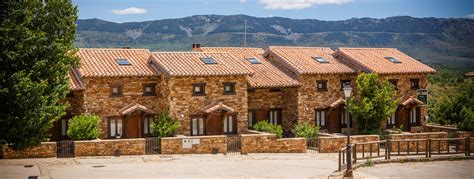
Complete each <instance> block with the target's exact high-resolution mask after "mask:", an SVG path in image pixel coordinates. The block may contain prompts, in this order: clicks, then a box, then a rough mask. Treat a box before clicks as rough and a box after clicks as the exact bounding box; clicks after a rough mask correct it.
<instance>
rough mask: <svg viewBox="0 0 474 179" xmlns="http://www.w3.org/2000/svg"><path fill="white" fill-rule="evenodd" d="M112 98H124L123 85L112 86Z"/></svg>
mask: <svg viewBox="0 0 474 179" xmlns="http://www.w3.org/2000/svg"><path fill="white" fill-rule="evenodd" d="M109 87H110V96H112V97H117V96H123V91H122V89H123V87H122V85H121V84H110V85H109Z"/></svg>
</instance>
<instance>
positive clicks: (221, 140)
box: [161, 135, 227, 154]
mask: <svg viewBox="0 0 474 179" xmlns="http://www.w3.org/2000/svg"><path fill="white" fill-rule="evenodd" d="M185 139H190V140H191V142H192V143H193V144H192V147H191V148H183V140H185ZM212 153H224V154H225V153H227V136H225V135H218V136H194V137H187V136H182V135H181V136H177V137H165V138H161V154H212Z"/></svg>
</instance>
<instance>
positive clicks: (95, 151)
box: [74, 139, 145, 157]
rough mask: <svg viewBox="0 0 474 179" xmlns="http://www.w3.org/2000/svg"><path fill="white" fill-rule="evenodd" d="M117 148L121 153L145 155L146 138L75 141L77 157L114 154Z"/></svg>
mask: <svg viewBox="0 0 474 179" xmlns="http://www.w3.org/2000/svg"><path fill="white" fill-rule="evenodd" d="M117 149H118V150H120V154H121V155H144V154H145V139H117V140H115V139H114V140H90V141H74V154H75V156H76V157H83V156H113V155H115V151H116V150H117Z"/></svg>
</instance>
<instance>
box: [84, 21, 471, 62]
mask: <svg viewBox="0 0 474 179" xmlns="http://www.w3.org/2000/svg"><path fill="white" fill-rule="evenodd" d="M245 22H246V23H245ZM245 29H246V31H247V38H246V39H247V46H249V47H262V48H266V47H268V46H272V45H291V46H321V47H331V48H334V49H335V48H337V47H394V48H398V49H400V50H401V51H403V52H405V53H407V54H409V55H411V56H412V57H414V58H416V59H418V60H421V61H423V62H424V63H427V64H430V65H432V66H444V67H447V66H449V67H451V68H462V69H466V70H474V20H472V19H465V18H447V19H446V18H415V17H409V16H397V17H389V18H383V19H374V18H352V19H348V20H340V21H321V20H315V19H289V18H282V17H266V18H261V17H252V16H247V15H228V16H224V15H196V16H190V17H184V18H176V19H163V20H154V21H144V22H126V23H115V22H108V21H104V20H100V19H80V20H77V32H76V33H77V37H76V42H75V45H76V46H77V47H124V46H127V47H134V48H148V49H150V50H152V51H177V50H191V44H192V43H200V44H202V46H243V44H244V36H245V35H244V34H245V33H244V32H245Z"/></svg>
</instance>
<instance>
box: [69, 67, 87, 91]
mask: <svg viewBox="0 0 474 179" xmlns="http://www.w3.org/2000/svg"><path fill="white" fill-rule="evenodd" d="M67 77H68V79H69V90H71V91H80V90H84V86H83V83H82V81H81V79H80V77H79V75H78V74H77V72H76V70H71V71H69V73H68V75H67Z"/></svg>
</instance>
